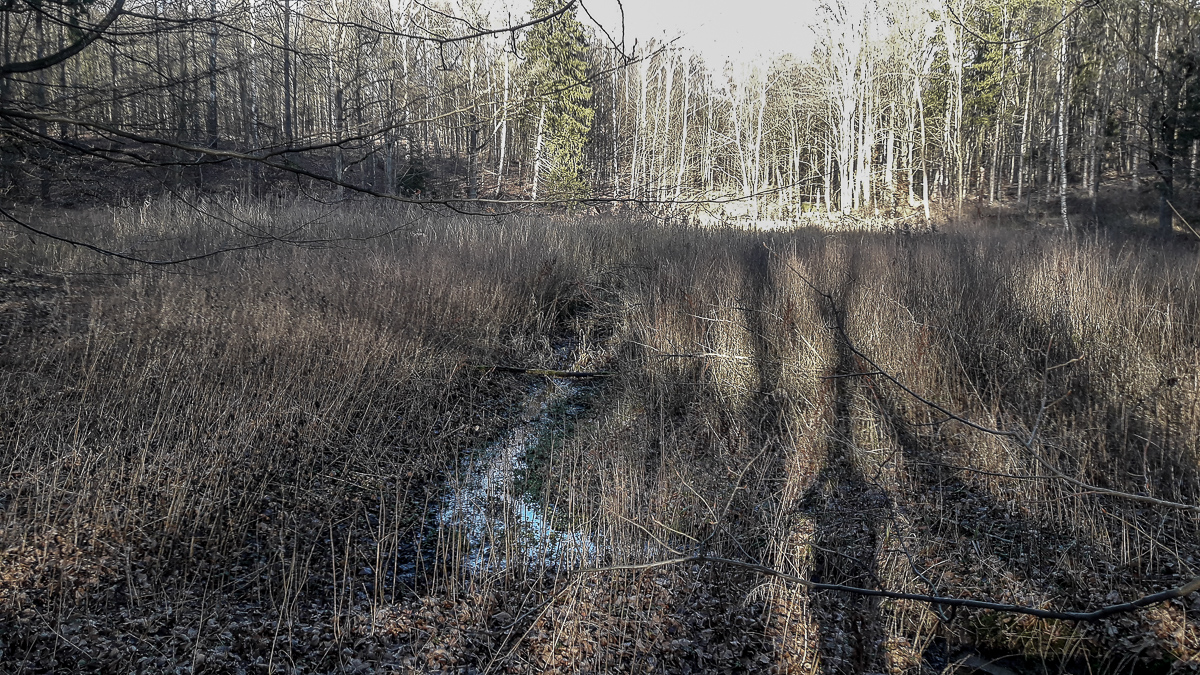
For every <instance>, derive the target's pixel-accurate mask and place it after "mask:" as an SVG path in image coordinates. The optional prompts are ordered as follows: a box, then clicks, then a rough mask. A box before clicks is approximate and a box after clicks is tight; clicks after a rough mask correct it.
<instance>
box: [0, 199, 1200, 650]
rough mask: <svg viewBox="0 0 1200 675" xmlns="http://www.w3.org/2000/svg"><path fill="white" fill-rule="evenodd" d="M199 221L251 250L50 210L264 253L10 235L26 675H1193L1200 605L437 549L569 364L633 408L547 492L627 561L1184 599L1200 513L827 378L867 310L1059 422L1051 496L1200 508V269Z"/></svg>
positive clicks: (283, 216) (1059, 491)
mask: <svg viewBox="0 0 1200 675" xmlns="http://www.w3.org/2000/svg"><path fill="white" fill-rule="evenodd" d="M204 208H205V211H206V212H207V213H209V214H210V215H211V214H213V213H217V212H220V213H222V214H224V215H222V216H221V218H222V219H223V222H222V221H221V220H213V219H212V218H210V217H207V216H206V217H202V218H195V217H193V216H191V215H187V214H189V213H190V214H195V213H196V212H195V211H194V210H193V209H189V208H181V206H180V204H178V203H171V202H159V203H152V204H150V205H146V204H141V205H131V206H129V207H126V208H123V209H113V210H107V211H103V212H100V211H92V212H84V213H77V214H55V217H57V218H58V219H59V223H58V224H57V225H56V227H59V228H63V229H60V230H58V231H69V232H72V233H75V234H78V235H88V236H94V237H96V238H97V239H98V240H103V241H106V242H109V243H110V246H112V247H122V250H136V251H138V252H139V253H145V254H153V255H155V256H160V257H164V256H172V255H178V254H183V253H188V252H194V251H196V250H210V249H212V248H214V247H220V246H222V245H229V244H238V243H246V242H253V241H262V242H263V243H264V245H263V246H261V247H259V248H255V249H250V250H246V251H240V252H236V253H230V254H226V255H224V256H221V257H218V258H214V259H210V260H205V261H202V262H199V263H195V264H192V265H189V266H183V267H168V268H165V269H163V270H151V269H147V268H145V267H139V266H126V265H121V264H118V263H116V262H113V261H110V260H104V259H99V258H96V257H94V256H92V255H91V254H89V253H86V252H83V251H79V250H72V249H69V248H63V247H58V246H49V245H46V244H44V243H42V242H30V241H29V240H27V239H26V238H24V237H23V236H22V237H18V238H10V244H11V246H9V247H8V248H7V249H6V252H5V253H4V256H5V257H6V259H5V260H4V261H2V262H0V264H5V265H7V266H8V268H7V269H6V270H5V272H4V279H3V282H0V345H2V346H3V349H2V351H0V354H2V355H3V356H2V357H0V358H2V362H0V389H2V390H3V393H4V398H3V400H4V402H5V403H4V405H3V406H2V407H0V461H3V464H4V465H5V466H6V467H7V468H6V471H5V472H4V474H3V475H0V524H2V527H3V534H2V539H0V544H2V546H3V553H2V554H0V555H2V557H0V569H2V570H3V574H2V578H0V650H2V656H0V664H3V665H2V666H0V669H3V670H9V671H25V672H74V671H85V672H86V671H94V672H163V671H165V670H173V669H180V670H181V672H189V671H195V672H213V673H224V672H230V673H233V672H251V671H253V672H275V671H279V672H411V671H428V670H438V669H459V670H460V671H462V672H483V671H494V672H634V671H653V672H689V671H690V672H717V671H722V672H732V671H738V672H761V671H766V670H771V671H777V672H797V673H808V672H817V671H820V672H829V673H832V672H847V673H851V672H897V673H898V672H912V673H917V672H925V671H929V670H933V671H940V670H941V669H942V668H943V667H945V665H946V663H947V662H948V661H952V660H954V659H955V658H957V657H962V658H965V657H966V655H969V654H970V653H973V652H967V651H964V650H977V651H979V652H983V653H986V654H991V655H1022V656H1026V657H1030V658H1034V659H1037V660H1042V659H1047V660H1051V661H1055V662H1060V663H1064V664H1071V663H1075V664H1079V663H1083V662H1085V661H1086V662H1087V663H1088V664H1090V667H1091V668H1092V669H1093V671H1096V670H1106V669H1107V670H1109V671H1113V672H1116V671H1124V670H1128V669H1129V668H1131V667H1132V666H1133V665H1134V664H1136V663H1142V664H1147V663H1154V664H1157V666H1158V667H1162V668H1177V669H1179V668H1186V667H1195V666H1196V665H1197V663H1198V661H1197V659H1200V625H1198V623H1200V619H1198V618H1197V611H1200V607H1198V606H1197V602H1200V600H1197V599H1196V598H1195V597H1193V598H1189V599H1187V600H1186V601H1179V602H1175V603H1169V604H1166V605H1163V606H1160V607H1157V608H1154V609H1150V610H1145V611H1143V612H1140V613H1137V614H1132V615H1126V616H1123V617H1119V618H1115V619H1113V620H1111V621H1107V622H1104V623H1101V624H1097V625H1095V626H1076V625H1074V624H1070V623H1066V622H1057V623H1055V622H1048V621H1043V620H1031V619H1029V618H1028V617H1019V616H1008V615H997V614H993V613H989V612H958V613H957V614H955V613H951V612H949V611H948V610H947V611H944V612H936V611H935V610H934V609H932V608H930V607H928V606H926V605H919V604H916V603H911V602H893V601H884V602H878V601H875V600H869V599H863V598H853V597H848V596H844V595H834V594H828V593H813V594H810V593H808V592H806V591H804V590H803V589H797V588H792V587H789V586H787V585H786V584H784V583H783V582H780V581H778V580H772V579H768V578H762V577H759V576H757V575H753V574H750V573H747V572H744V571H737V570H732V569H721V568H715V567H712V566H709V565H703V566H700V565H695V566H693V565H686V566H674V567H660V568H653V569H648V570H640V571H624V572H621V571H610V572H603V573H592V574H581V573H578V572H573V571H571V570H569V569H564V568H562V567H561V566H556V565H553V564H548V565H534V566H527V565H526V564H524V563H522V564H519V565H518V564H510V565H509V566H507V567H505V568H499V567H497V568H494V569H491V570H477V571H475V572H469V571H464V570H462V569H458V568H456V567H455V565H454V564H453V561H454V560H457V559H459V558H458V557H456V556H460V555H461V551H460V550H458V549H456V546H458V544H456V543H455V542H456V541H459V540H457V539H455V533H454V532H450V531H446V527H445V526H444V525H443V526H439V524H438V522H437V519H436V518H433V517H432V515H433V514H434V512H435V511H436V509H437V508H438V504H439V503H440V502H439V500H440V499H441V494H442V491H443V488H444V484H445V479H446V476H447V475H448V473H450V472H453V471H454V470H455V467H456V466H459V465H460V462H461V461H462V460H463V459H464V458H465V457H467V456H468V455H469V453H470V452H471V451H472V450H474V449H478V448H481V447H483V446H484V445H486V444H487V443H488V441H489V439H492V438H496V437H497V436H498V435H499V434H501V433H502V432H503V431H504V430H505V429H506V428H508V427H511V426H513V424H514V416H515V415H519V414H520V413H519V412H516V413H514V411H519V410H520V406H521V405H522V401H523V400H524V397H525V396H526V392H527V390H528V383H527V382H525V381H522V380H521V378H520V377H518V376H512V375H506V374H500V373H492V374H488V373H486V372H485V371H480V370H479V369H477V368H475V367H474V366H476V365H479V364H502V365H516V364H519V365H526V366H543V367H551V366H556V365H558V364H556V359H558V358H560V357H559V356H556V355H555V353H554V348H555V347H561V346H562V345H564V344H567V345H571V346H572V350H571V351H572V353H571V361H572V363H573V365H574V367H576V368H579V369H607V370H612V371H615V372H616V373H617V376H616V377H614V378H611V379H610V380H607V381H606V382H604V383H599V384H596V385H594V387H595V388H594V391H593V394H591V395H590V397H589V399H588V400H589V403H588V408H587V410H585V411H584V412H583V413H582V415H581V416H580V418H579V419H578V421H577V422H576V423H575V424H574V426H573V427H572V428H571V431H570V433H567V434H566V435H565V436H562V437H556V440H555V441H554V443H555V445H554V446H552V448H551V452H550V453H549V459H548V461H547V462H546V464H545V468H544V469H543V471H544V475H543V476H542V477H541V479H542V480H541V481H540V482H539V483H538V484H539V485H541V486H542V489H543V493H542V499H543V500H544V503H545V504H546V508H551V509H553V510H554V512H555V513H556V514H559V515H560V517H562V518H564V519H566V520H567V521H569V522H570V523H572V526H573V527H574V528H577V529H581V530H583V531H586V532H587V533H588V534H589V535H590V537H591V539H592V541H594V542H596V544H597V550H598V551H600V553H601V555H600V559H599V560H597V561H596V562H597V563H598V564H602V565H611V564H623V563H640V562H646V561H650V560H656V559H662V558H665V557H671V556H673V555H674V553H672V551H680V552H690V551H695V550H697V547H700V546H702V547H703V548H704V550H707V551H710V552H712V553H714V554H720V555H724V556H728V557H734V558H739V559H743V560H749V561H756V562H761V563H764V564H767V565H770V566H773V567H775V568H777V569H780V570H782V571H786V572H789V573H792V574H796V575H800V576H804V577H807V578H812V579H817V580H820V581H824V582H830V583H845V584H852V585H858V586H875V585H879V586H882V587H885V588H890V589H894V590H905V591H910V592H917V593H937V594H943V595H954V596H971V597H978V598H991V599H995V600H1001V601H1010V602H1018V603H1022V604H1030V605H1037V606H1047V607H1056V608H1063V609H1068V608H1071V609H1080V608H1090V607H1095V606H1099V605H1104V604H1110V603H1111V602H1113V601H1115V600H1116V599H1118V598H1121V599H1126V600H1127V599H1131V598H1133V597H1136V596H1139V595H1142V594H1145V593H1147V592H1152V591H1154V590H1158V589H1161V588H1166V587H1171V586H1174V585H1177V584H1178V583H1179V581H1180V580H1182V579H1185V578H1192V577H1194V576H1196V575H1197V574H1198V573H1200V572H1198V571H1197V568H1198V567H1200V559H1198V557H1200V537H1198V536H1197V535H1198V534H1200V532H1198V526H1200V522H1198V521H1197V519H1196V517H1195V516H1194V515H1188V514H1186V513H1182V512H1171V511H1165V510H1162V509H1152V508H1146V505H1145V504H1141V503H1137V502H1130V501H1123V500H1119V499H1116V498H1111V497H1106V496H1102V495H1095V494H1088V493H1086V492H1084V491H1081V490H1079V489H1077V488H1075V487H1073V486H1072V485H1069V484H1067V483H1065V482H1063V481H1061V480H1059V479H1057V478H1053V477H1047V475H1048V473H1049V472H1048V471H1047V470H1046V469H1045V467H1042V466H1040V465H1039V464H1038V463H1037V460H1036V459H1035V458H1033V457H1032V456H1030V455H1029V454H1028V453H1027V452H1026V451H1025V450H1024V449H1023V448H1022V447H1021V446H1020V445H1019V444H1017V443H1014V442H1012V440H1011V439H1006V438H1000V437H995V436H988V435H985V434H980V433H978V432H974V431H970V430H968V429H966V428H965V427H963V426H962V425H958V424H955V423H953V422H947V421H945V420H944V419H942V418H941V417H939V415H938V414H937V413H936V412H934V411H932V410H930V409H929V408H927V407H926V406H923V405H922V404H920V403H918V402H917V401H915V400H913V399H912V398H910V397H907V396H906V395H904V394H903V392H901V391H899V390H898V389H897V388H895V387H894V386H892V385H890V384H889V383H887V382H886V381H884V380H883V379H881V378H879V377H871V376H853V377H833V376H837V375H851V374H854V373H862V372H865V371H867V370H869V368H867V367H866V365H865V364H864V363H860V362H859V360H858V359H857V358H856V357H855V356H854V355H853V354H852V353H851V352H850V351H849V350H848V349H847V348H846V347H845V345H844V344H841V343H839V341H838V340H837V339H836V336H835V333H834V332H833V331H832V330H831V329H830V325H831V323H832V322H833V321H834V320H835V314H834V312H835V311H838V312H843V313H844V316H845V321H846V326H847V330H848V333H849V335H850V337H851V339H852V340H854V342H855V344H856V346H857V347H858V348H859V349H861V350H862V351H864V352H865V353H868V354H870V355H871V356H872V358H874V359H875V360H876V361H877V362H878V363H879V364H880V365H881V366H883V367H885V368H887V369H888V370H889V371H890V372H892V373H893V374H895V375H896V376H897V377H899V378H900V379H902V380H903V381H904V382H906V383H907V384H908V385H909V386H910V387H912V388H913V389H914V390H916V391H919V392H921V393H922V394H923V395H925V396H927V397H929V398H931V399H935V400H937V401H939V402H941V403H943V404H944V405H946V406H947V407H949V408H951V409H953V410H956V411H961V412H962V413H963V414H965V415H967V416H969V417H970V418H971V419H973V420H977V421H979V422H981V423H984V424H987V425H990V426H994V427H1000V428H1023V429H1029V428H1031V427H1032V425H1033V424H1034V421H1035V419H1036V417H1037V414H1038V411H1039V409H1040V407H1041V401H1042V400H1043V396H1044V397H1045V399H1046V400H1047V401H1052V402H1053V405H1052V406H1050V407H1049V408H1048V409H1047V412H1046V414H1045V420H1044V422H1043V423H1042V425H1041V427H1040V429H1039V433H1038V437H1037V438H1038V442H1037V443H1036V445H1035V448H1036V450H1037V451H1038V452H1039V453H1040V454H1041V455H1042V456H1043V457H1044V458H1045V459H1046V460H1047V461H1049V462H1051V463H1052V464H1053V465H1054V466H1055V467H1057V468H1058V469H1059V470H1061V471H1063V472H1065V473H1066V474H1068V475H1070V476H1073V477H1077V478H1078V479H1079V480H1081V481H1083V482H1085V483H1089V484H1093V485H1097V486H1102V487H1108V488H1114V489H1118V490H1123V491H1128V492H1133V493H1139V494H1147V495H1152V496H1155V497H1159V498H1162V499H1167V500H1172V501H1178V502H1185V503H1191V504H1196V503H1200V440H1198V438H1200V288H1198V284H1200V282H1198V281H1197V279H1200V256H1198V255H1197V252H1196V250H1195V249H1194V247H1192V248H1188V247H1187V246H1186V245H1182V244H1180V243H1178V242H1159V241H1149V240H1142V239H1122V238H1116V237H1106V236H1103V235H1097V234H1092V235H1088V236H1081V237H1067V236H1058V235H1051V234H1047V233H1046V232H1041V231H1035V230H1017V231H1006V232H1003V233H1001V232H989V231H987V230H979V231H962V232H952V233H949V234H945V233H944V234H923V235H913V236H903V235H883V234H866V233H853V234H830V233H827V232H820V231H797V232H786V233H785V232H776V233H771V234H762V233H753V232H744V231H734V230H699V229H688V228H658V227H653V226H648V225H641V224H635V223H627V222H613V221H600V220H595V221H592V220H588V219H578V220H574V221H566V220H563V221H553V220H549V219H545V220H539V219H535V218H516V217H507V218H504V219H501V220H483V219H476V220H468V219H460V218H435V217H431V216H428V215H422V214H419V213H405V212H401V211H390V210H387V209H384V208H382V207H369V206H363V205H352V206H347V207H344V208H341V209H329V208H325V207H318V206H313V205H306V204H301V203H295V204H284V205H278V204H277V205H273V206H270V207H268V206H264V205H260V204H254V205H238V204H234V203H226V202H218V201H211V202H206V205H205V206H204ZM231 223H232V224H231ZM248 223H249V224H252V225H253V228H254V229H249V227H250V226H249V225H247V224H248ZM234 225H236V227H234ZM396 227H399V229H398V231H396V232H394V233H391V234H389V235H388V236H385V237H373V236H372V235H373V234H375V233H378V232H380V231H381V230H391V229H395V228H396ZM263 233H270V237H273V238H276V239H287V238H302V239H305V240H306V241H308V242H309V243H308V244H307V245H305V246H296V245H279V244H268V243H266V241H265V239H264V237H265V235H264V234H263ZM283 233H291V234H289V235H288V236H287V237H284V236H282V234H283ZM332 235H338V237H341V238H340V239H338V240H337V241H329V242H324V243H321V244H320V245H319V246H318V245H317V244H316V242H315V241H314V240H318V239H333V238H335V237H333V236H332ZM347 236H349V237H354V238H357V239H361V240H363V241H349V240H347V239H346V238H345V237H347ZM256 238H257V239H256ZM764 244H765V245H764ZM768 247H769V248H768ZM802 275H803V276H804V277H806V278H808V279H810V280H812V282H813V283H815V284H816V285H817V286H818V287H819V288H821V289H823V290H825V291H827V292H829V293H831V294H832V295H833V296H834V297H835V298H836V300H837V307H836V308H834V307H830V306H828V304H827V303H824V302H823V301H822V300H821V298H820V297H819V296H818V295H817V294H816V293H815V292H814V291H813V290H812V289H811V288H809V287H808V286H807V284H806V283H805V281H804V280H803V279H802V278H801V276H802ZM560 351H561V350H560ZM515 560H516V558H514V561H515ZM522 560H524V558H522ZM1008 663H1009V665H1010V666H1011V667H1012V668H1017V669H1019V668H1020V665H1021V664H1020V663H1018V662H1016V661H1009V662H1008ZM1071 667H1074V666H1071Z"/></svg>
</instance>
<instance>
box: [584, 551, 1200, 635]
mask: <svg viewBox="0 0 1200 675" xmlns="http://www.w3.org/2000/svg"><path fill="white" fill-rule="evenodd" d="M690 562H695V563H705V562H711V563H716V564H719V565H727V566H730V567H739V568H741V569H746V570H751V571H753V572H759V573H762V574H766V575H768V576H772V577H775V578H777V579H782V580H784V581H789V582H791V583H794V584H796V585H798V586H803V587H804V588H807V589H809V590H813V591H836V592H839V593H850V594H852V595H862V596H868V597H876V598H889V599H892V600H913V601H916V602H927V603H929V604H931V605H940V606H946V607H973V608H975V609H989V610H993V611H997V612H1011V613H1014V614H1027V615H1030V616H1036V617H1039V618H1042V619H1057V620H1060V621H1087V622H1095V621H1099V620H1101V619H1104V618H1106V617H1109V616H1112V615H1114V614H1123V613H1126V612H1132V611H1135V610H1138V609H1141V608H1143V607H1148V606H1150V605H1156V604H1158V603H1161V602H1166V601H1168V600H1173V599H1175V598H1182V597H1186V596H1188V595H1191V594H1192V593H1195V592H1197V591H1200V577H1196V578H1195V579H1192V580H1191V581H1189V582H1188V583H1186V584H1183V585H1182V586H1177V587H1175V588H1172V589H1170V590H1166V591H1161V592H1159V593H1152V594H1150V595H1144V596H1142V597H1140V598H1138V599H1137V600H1134V601H1132V602H1123V603H1120V604H1116V605H1106V606H1104V607H1101V608H1099V609H1096V610H1093V611H1091V612H1056V611H1054V610H1049V609H1041V608H1039V607H1027V606H1025V605H1013V604H1008V603H1002V602H992V601H990V600H973V599H971V598H949V597H942V596H937V595H921V594H918V593H901V592H898V591H888V590H883V589H874V588H860V587H857V586H844V585H842V584H824V583H820V582H817V581H811V580H809V579H805V578H803V577H798V576H795V575H793V574H788V573H786V572H780V571H779V570H777V569H774V568H772V567H767V566H766V565H759V564H757V563H750V562H745V561H742V560H733V559H731V558H720V557H717V556H710V555H705V554H702V553H701V554H696V555H689V556H682V557H679V558H670V559H668V560H656V561H654V562H648V563H635V564H630V565H613V566H612V567H597V568H588V569H580V570H578V572H579V573H581V574H599V573H603V572H619V571H629V570H648V569H654V568H658V567H668V566H671V565H681V564H684V563H690Z"/></svg>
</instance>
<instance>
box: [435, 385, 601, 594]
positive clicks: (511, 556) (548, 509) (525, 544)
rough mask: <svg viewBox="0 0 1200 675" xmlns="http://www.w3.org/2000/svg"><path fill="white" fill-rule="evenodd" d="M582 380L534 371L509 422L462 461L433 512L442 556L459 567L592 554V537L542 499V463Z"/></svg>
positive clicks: (579, 394)
mask: <svg viewBox="0 0 1200 675" xmlns="http://www.w3.org/2000/svg"><path fill="white" fill-rule="evenodd" d="M588 387H589V385H586V384H577V383H575V382H572V381H569V380H566V379H559V378H542V380H541V382H538V383H536V384H533V385H531V386H530V389H529V393H528V395H527V396H526V399H525V401H524V404H523V406H522V409H521V410H520V411H519V412H517V413H515V420H514V421H515V422H516V423H515V424H514V426H513V427H512V428H511V429H509V430H508V431H506V432H505V433H504V434H503V435H502V436H501V437H500V438H498V439H497V440H496V441H495V442H493V443H492V444H491V445H489V446H487V447H485V448H482V449H480V450H478V451H476V452H474V453H473V454H472V456H471V457H469V458H467V459H466V460H465V461H463V462H462V463H461V464H460V465H459V466H458V468H457V470H456V471H455V472H454V474H452V476H451V477H450V479H449V481H448V484H447V494H446V497H445V499H444V500H443V502H442V504H441V505H440V508H439V511H438V513H437V514H436V517H437V521H438V522H437V524H438V529H439V532H440V533H441V545H440V546H439V547H438V548H439V550H440V552H441V554H442V555H443V556H446V557H447V559H446V560H445V562H448V563H450V564H451V565H452V566H456V567H458V568H459V569H461V570H463V571H464V572H468V573H479V572H487V571H495V570H503V569H507V568H508V567H509V566H512V565H522V566H527V567H531V568H533V567H538V566H543V565H573V564H580V563H586V562H589V561H591V560H592V559H594V558H595V555H596V545H595V542H594V541H593V539H592V537H591V536H590V535H589V534H588V533H586V532H584V531H583V530H581V529H576V528H577V527H578V526H577V525H575V526H573V524H572V523H571V522H570V519H569V518H568V516H567V515H566V514H565V513H563V511H562V510H560V509H557V508H555V507H554V506H553V505H551V504H548V503H547V502H546V497H545V495H546V491H545V490H544V489H543V488H542V486H543V481H542V476H543V475H544V473H545V468H544V467H542V466H540V465H538V464H539V463H544V462H548V461H549V458H550V455H551V453H553V452H554V451H555V450H556V449H557V448H558V447H561V444H562V442H563V440H564V438H565V437H566V436H567V435H568V434H569V433H570V430H571V428H572V426H573V425H574V423H575V421H576V418H577V417H578V416H579V415H580V413H582V412H583V409H584V408H583V404H584V401H585V400H586V398H587V396H588V394H589V392H588Z"/></svg>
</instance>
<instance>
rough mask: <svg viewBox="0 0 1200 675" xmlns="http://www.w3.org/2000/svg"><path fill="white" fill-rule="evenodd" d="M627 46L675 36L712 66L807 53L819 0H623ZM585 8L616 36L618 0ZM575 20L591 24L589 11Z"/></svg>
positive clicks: (589, 2) (519, 1)
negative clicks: (578, 19) (784, 54)
mask: <svg viewBox="0 0 1200 675" xmlns="http://www.w3.org/2000/svg"><path fill="white" fill-rule="evenodd" d="M488 3H491V4H492V5H493V8H494V9H493V12H495V11H497V10H499V11H501V12H504V11H506V9H509V10H511V11H512V12H513V13H514V14H518V13H519V14H524V13H526V12H528V9H529V2H528V0H485V4H488ZM622 4H623V5H624V8H625V41H626V45H627V46H631V45H632V44H633V41H634V39H637V40H638V44H640V45H644V44H646V41H647V40H649V39H650V38H654V39H656V40H658V41H662V40H663V39H674V38H679V41H678V42H677V43H676V44H679V45H681V46H683V47H687V48H689V49H691V50H693V51H695V52H697V53H699V54H701V55H703V56H704V58H705V60H706V61H708V62H709V64H710V65H716V64H720V63H724V62H725V60H726V59H727V58H728V59H732V60H734V61H735V62H742V63H747V62H751V61H754V60H756V58H757V57H758V56H760V55H767V56H769V55H772V54H779V53H785V52H791V53H794V54H796V55H798V56H801V57H804V56H807V55H808V52H809V50H810V49H811V48H812V44H813V32H812V29H811V28H810V25H811V23H812V22H813V21H815V20H816V19H817V17H818V9H817V8H818V7H819V0H622ZM583 5H584V7H585V8H586V9H587V11H588V12H590V13H591V15H592V16H593V17H594V18H595V19H596V20H597V21H599V22H600V23H602V24H603V25H604V27H605V29H607V30H608V32H609V33H610V34H611V35H612V36H613V37H614V38H615V39H617V40H620V30H621V10H620V5H618V3H617V0H583ZM579 18H580V20H581V21H584V22H585V23H590V21H589V19H588V16H587V14H585V13H584V12H583V11H580V12H579Z"/></svg>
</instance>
